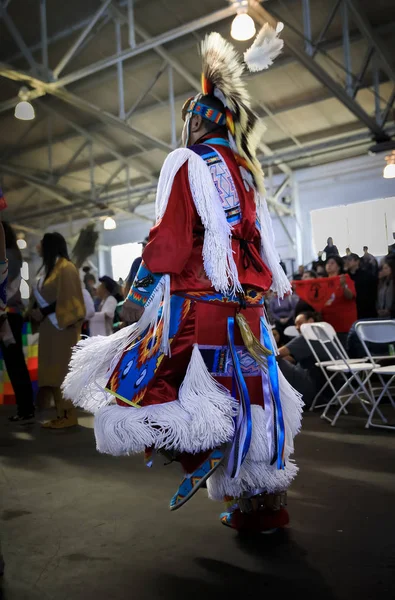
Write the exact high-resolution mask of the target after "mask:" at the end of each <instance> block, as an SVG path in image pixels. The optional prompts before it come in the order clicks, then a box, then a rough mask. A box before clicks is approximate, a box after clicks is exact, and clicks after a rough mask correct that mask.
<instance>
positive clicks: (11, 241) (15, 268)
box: [0, 221, 34, 421]
mask: <svg viewBox="0 0 395 600" xmlns="http://www.w3.org/2000/svg"><path fill="white" fill-rule="evenodd" d="M3 227H4V235H5V244H6V252H7V259H8V283H7V321H8V324H9V327H10V329H11V332H12V336H11V337H10V338H7V339H6V338H4V337H3V338H2V339H1V342H0V345H1V351H2V353H3V358H4V362H5V366H6V368H7V372H8V376H9V378H10V381H11V383H12V387H13V388H14V393H15V400H16V404H17V414H16V415H13V416H12V417H10V421H27V420H31V419H33V418H34V403H33V398H34V396H33V387H32V383H31V380H30V375H29V371H28V369H27V365H26V361H25V356H24V353H23V344H22V328H23V316H22V315H23V312H24V306H23V303H22V298H21V292H20V285H21V279H22V278H21V267H22V254H21V251H20V250H19V248H18V245H17V240H16V235H15V232H14V230H13V228H12V227H11V225H10V224H9V223H7V222H6V221H4V222H3Z"/></svg>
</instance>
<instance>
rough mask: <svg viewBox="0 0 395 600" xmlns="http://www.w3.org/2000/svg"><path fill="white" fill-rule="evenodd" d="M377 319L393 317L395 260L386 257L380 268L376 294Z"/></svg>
mask: <svg viewBox="0 0 395 600" xmlns="http://www.w3.org/2000/svg"><path fill="white" fill-rule="evenodd" d="M377 313H378V315H379V317H389V318H394V317H395V259H392V258H391V257H390V256H387V257H386V258H385V259H384V262H383V266H382V267H381V272H380V278H379V289H378V294H377Z"/></svg>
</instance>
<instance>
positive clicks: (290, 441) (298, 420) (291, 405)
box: [277, 368, 304, 457]
mask: <svg viewBox="0 0 395 600" xmlns="http://www.w3.org/2000/svg"><path fill="white" fill-rule="evenodd" d="M277 371H278V379H279V387H280V398H281V406H282V409H283V416H284V426H285V456H286V457H288V456H290V455H291V454H293V452H294V438H295V436H296V435H297V434H298V433H299V432H300V429H301V427H302V414H303V406H304V402H303V399H302V394H300V393H299V392H297V391H296V390H295V389H294V388H293V387H292V385H291V384H290V383H289V382H288V381H287V380H286V379H285V377H284V375H283V374H282V372H281V370H280V369H279V368H277Z"/></svg>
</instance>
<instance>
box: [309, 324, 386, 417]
mask: <svg viewBox="0 0 395 600" xmlns="http://www.w3.org/2000/svg"><path fill="white" fill-rule="evenodd" d="M301 333H302V335H303V337H304V338H305V340H306V342H307V344H308V345H309V348H310V350H311V352H312V354H313V356H314V357H315V359H316V361H317V363H316V365H317V366H318V367H319V368H320V369H321V372H322V373H323V374H324V375H325V378H326V380H327V383H326V384H325V386H324V387H323V388H322V389H321V390H320V394H321V393H322V391H323V390H324V389H325V387H327V386H329V387H330V388H331V390H332V392H333V396H332V398H331V399H330V400H329V402H328V403H327V404H326V407H325V410H324V412H323V413H322V415H321V418H323V419H326V420H327V421H329V422H330V423H331V425H332V426H334V425H335V424H336V421H337V419H338V418H339V416H340V415H341V413H344V414H347V410H346V406H347V405H348V404H349V403H350V402H351V401H352V400H353V399H354V398H355V397H356V398H358V400H359V401H360V403H361V406H362V407H363V409H364V410H365V412H366V413H367V414H369V409H368V408H367V407H366V403H368V404H371V405H373V404H374V397H373V396H372V393H371V391H370V390H369V389H368V387H367V386H366V382H365V381H363V379H361V377H360V375H361V374H363V373H365V374H366V375H369V374H370V373H371V372H372V371H373V369H374V365H372V364H370V363H366V362H363V361H359V362H353V361H352V360H350V358H349V357H348V356H347V353H346V351H345V349H344V347H343V345H342V344H341V343H340V341H339V339H338V337H337V335H336V331H335V330H334V329H333V327H332V325H330V324H329V323H305V324H304V325H302V327H301ZM312 342H316V343H319V344H320V346H321V348H322V349H323V350H324V353H325V354H326V356H327V357H328V360H327V361H322V360H321V359H320V358H319V356H318V354H317V352H316V351H315V348H314V345H313V343H312ZM339 357H340V358H339ZM337 375H338V376H341V377H342V378H343V380H344V383H343V385H342V386H341V387H340V389H338V390H337V389H336V388H335V386H334V384H333V379H334V378H335V377H336V376H337ZM346 392H348V397H347V398H346V399H345V400H344V401H343V400H342V397H343V396H344V395H345V393H346ZM361 394H364V395H365V396H366V398H363V397H361ZM335 404H340V407H339V409H338V410H337V412H336V414H335V416H334V417H333V418H332V419H331V418H330V417H329V416H328V412H329V410H330V409H331V408H332V407H333V406H334V405H335ZM380 416H381V417H382V419H383V420H384V421H385V419H384V417H383V415H382V414H381V411H380Z"/></svg>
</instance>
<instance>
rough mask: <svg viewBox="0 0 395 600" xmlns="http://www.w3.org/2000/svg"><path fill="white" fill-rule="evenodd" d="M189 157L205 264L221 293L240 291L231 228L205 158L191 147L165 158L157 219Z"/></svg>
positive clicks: (157, 197) (157, 196)
mask: <svg viewBox="0 0 395 600" xmlns="http://www.w3.org/2000/svg"><path fill="white" fill-rule="evenodd" d="M187 160H188V176H189V184H190V188H191V193H192V197H193V201H194V203H195V206H196V210H197V212H198V215H199V217H200V218H201V220H202V223H203V226H204V229H205V235H204V244H203V264H204V270H205V272H206V274H207V277H208V278H209V279H210V281H211V283H212V285H213V287H214V289H215V290H217V291H218V292H222V293H224V294H229V293H235V292H238V291H241V290H242V288H241V285H240V282H239V277H238V272H237V267H236V264H235V262H234V259H233V251H232V227H231V226H230V225H229V223H228V222H227V220H226V216H225V212H224V210H223V208H222V205H221V200H220V198H219V195H218V192H217V189H216V187H215V184H214V182H213V179H212V177H211V174H210V171H209V169H208V167H207V165H206V163H205V162H204V160H203V159H202V158H201V157H200V156H199V155H197V154H196V153H195V152H193V151H192V150H189V149H188V148H180V149H178V150H174V151H173V152H171V153H170V154H169V156H168V157H167V159H166V160H165V162H164V164H163V167H162V170H161V173H160V177H159V182H158V189H157V195H156V218H157V221H159V220H160V219H161V218H162V217H163V215H164V213H165V211H166V207H167V204H168V201H169V196H170V192H171V188H172V185H173V180H174V177H175V176H176V174H177V172H178V170H179V169H180V168H181V166H182V165H183V164H184V163H185V162H186V161H187Z"/></svg>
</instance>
